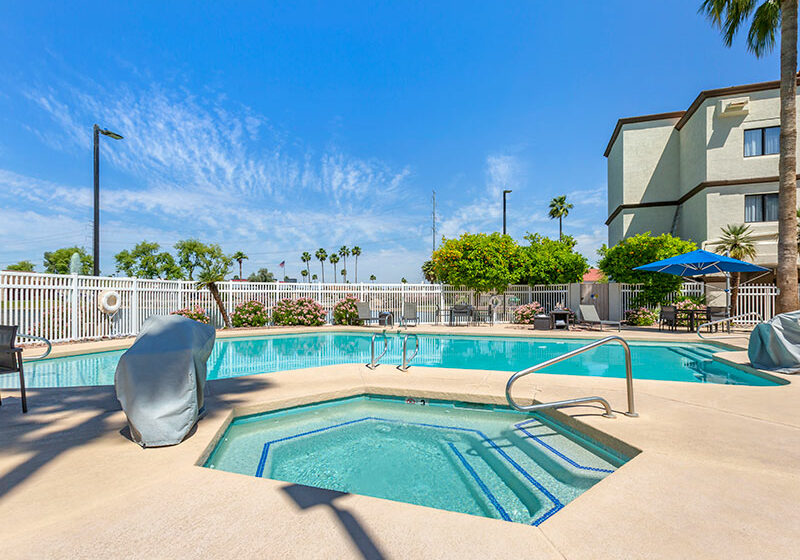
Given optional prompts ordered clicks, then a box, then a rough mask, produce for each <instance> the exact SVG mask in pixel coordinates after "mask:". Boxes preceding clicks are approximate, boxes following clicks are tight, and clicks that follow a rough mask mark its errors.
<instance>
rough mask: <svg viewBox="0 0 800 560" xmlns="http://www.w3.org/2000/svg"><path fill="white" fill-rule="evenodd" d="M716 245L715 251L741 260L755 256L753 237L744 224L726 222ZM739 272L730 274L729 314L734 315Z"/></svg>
mask: <svg viewBox="0 0 800 560" xmlns="http://www.w3.org/2000/svg"><path fill="white" fill-rule="evenodd" d="M714 245H716V246H717V248H716V252H717V253H720V254H723V255H724V254H727V255H728V256H730V257H732V258H734V259H739V260H740V261H743V260H745V259H754V258H755V256H756V247H755V239H754V238H753V236H752V235H751V231H750V226H747V225H744V224H728V225H727V226H725V227H724V228H722V235H720V236H719V242H717V243H714ZM740 275H741V272H734V273H733V274H732V277H733V281H732V282H731V316H733V315H736V298H737V297H738V295H739V278H740Z"/></svg>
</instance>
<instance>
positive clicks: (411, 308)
mask: <svg viewBox="0 0 800 560" xmlns="http://www.w3.org/2000/svg"><path fill="white" fill-rule="evenodd" d="M411 322H413V323H414V325H415V326H416V325H418V324H419V316H418V315H417V304H416V303H414V302H411V301H404V302H403V311H402V313H401V314H400V324H401V325H403V326H404V327H406V326H408V323H411Z"/></svg>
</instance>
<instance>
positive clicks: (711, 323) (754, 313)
mask: <svg viewBox="0 0 800 560" xmlns="http://www.w3.org/2000/svg"><path fill="white" fill-rule="evenodd" d="M753 316H755V317H758V322H759V323H763V322H764V317H762V316H761V313H759V312H758V311H748V312H747V313H741V314H739V315H734V316H733V317H725V318H724V319H717V320H716V321H709V322H707V323H703V324H701V325H697V336H699V337H700V338H702V339H706V338H710V337H706V336H703V333H701V332H700V330H701V329H702V328H703V327H711V326H714V325H720V324H722V323H729V322H732V321H736V320H737V319H743V318H744V317H753ZM730 332H731V331H730V326H729V327H728V334H730ZM709 334H710V333H709Z"/></svg>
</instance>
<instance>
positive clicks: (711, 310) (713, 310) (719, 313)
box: [706, 305, 731, 332]
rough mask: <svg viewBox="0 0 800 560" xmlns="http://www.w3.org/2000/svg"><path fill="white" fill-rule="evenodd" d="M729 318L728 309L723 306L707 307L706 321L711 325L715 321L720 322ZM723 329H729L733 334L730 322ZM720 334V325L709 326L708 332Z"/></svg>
mask: <svg viewBox="0 0 800 560" xmlns="http://www.w3.org/2000/svg"><path fill="white" fill-rule="evenodd" d="M728 316H729V314H728V308H727V307H725V306H724V305H723V306H715V305H710V306H708V307H706V320H707V321H708V322H709V323H711V322H713V321H719V320H721V319H727V318H728ZM722 328H723V329H727V331H728V332H731V324H730V322H728V323H726V324H725V325H724V326H723V327H722ZM712 329H713V332H718V331H719V323H717V324H716V325H708V332H712Z"/></svg>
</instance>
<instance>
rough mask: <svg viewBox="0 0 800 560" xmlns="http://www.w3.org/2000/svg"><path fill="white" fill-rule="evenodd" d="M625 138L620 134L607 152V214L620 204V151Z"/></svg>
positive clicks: (621, 183) (621, 182) (621, 197)
mask: <svg viewBox="0 0 800 560" xmlns="http://www.w3.org/2000/svg"><path fill="white" fill-rule="evenodd" d="M624 142H625V139H624V138H623V135H622V134H620V135H619V136H618V137H617V140H616V142H614V145H613V146H612V147H611V151H610V152H609V153H608V214H609V215H611V212H613V211H614V209H615V208H616V207H617V206H619V205H620V204H622V202H623V196H622V185H623V181H622V151H623V145H624Z"/></svg>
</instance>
